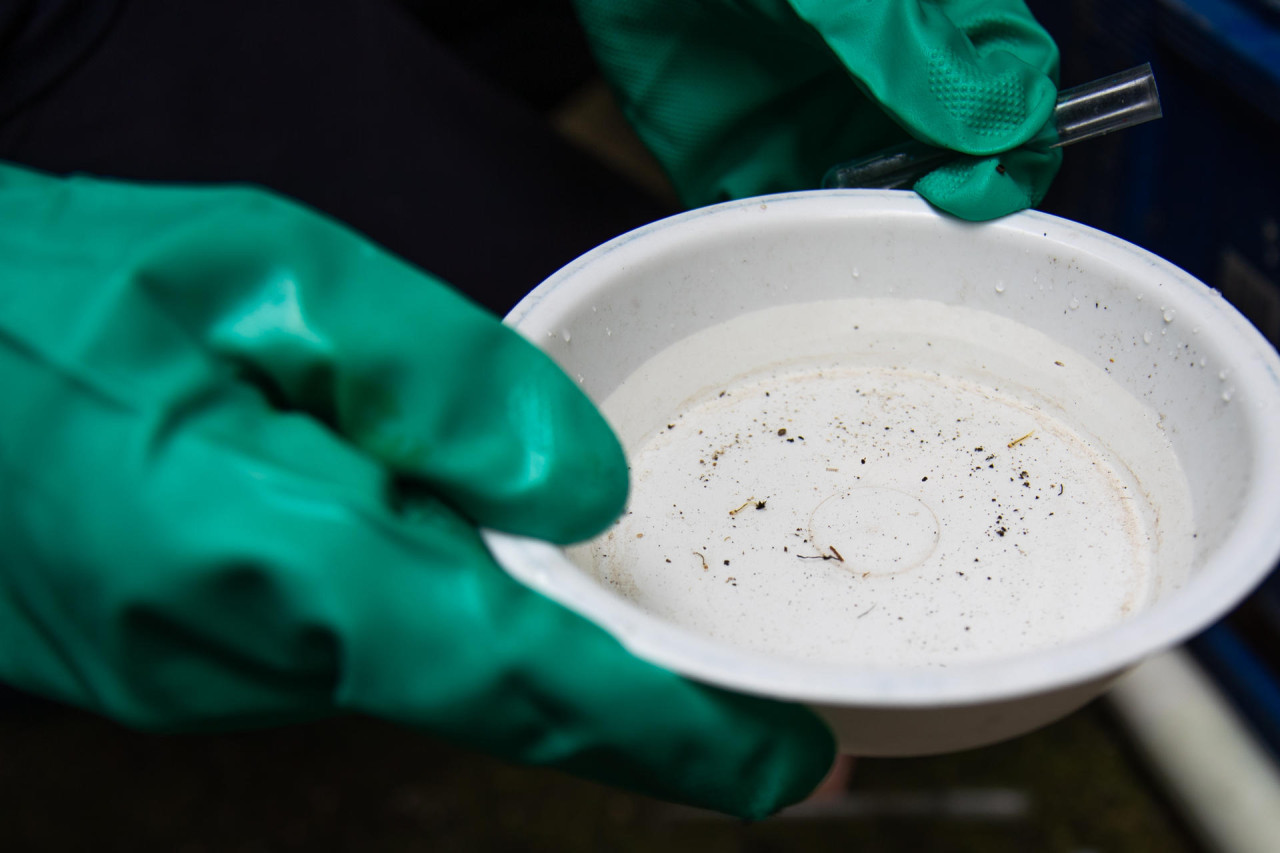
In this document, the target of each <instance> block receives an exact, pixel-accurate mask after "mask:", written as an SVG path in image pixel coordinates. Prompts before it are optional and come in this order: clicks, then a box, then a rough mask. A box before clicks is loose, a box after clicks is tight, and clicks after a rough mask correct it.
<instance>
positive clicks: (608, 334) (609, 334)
mask: <svg viewBox="0 0 1280 853" xmlns="http://www.w3.org/2000/svg"><path fill="white" fill-rule="evenodd" d="M604 336H605V337H606V338H611V337H613V329H610V328H609V327H608V326H605V327H604Z"/></svg>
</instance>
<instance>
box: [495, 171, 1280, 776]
mask: <svg viewBox="0 0 1280 853" xmlns="http://www.w3.org/2000/svg"><path fill="white" fill-rule="evenodd" d="M847 297H868V298H870V297H875V298H889V299H901V300H922V299H923V300H930V301H933V302H939V303H943V304H946V305H957V306H964V307H966V308H970V309H976V310H979V311H983V312H989V313H991V314H996V315H999V316H1000V317H1004V318H1007V319H1008V320H1012V321H1015V322H1016V323H1018V324H1021V325H1022V326H1025V327H1029V328H1030V329H1033V330H1036V331H1038V332H1040V333H1043V334H1044V335H1047V336H1048V338H1050V339H1052V341H1053V342H1054V343H1055V344H1060V345H1061V346H1062V347H1063V351H1064V352H1069V353H1071V354H1072V358H1073V359H1077V360H1080V359H1083V360H1085V361H1087V362H1089V363H1090V364H1092V365H1095V366H1097V367H1101V368H1104V369H1105V370H1106V372H1107V373H1108V374H1109V376H1110V378H1111V379H1112V380H1114V381H1115V382H1117V383H1119V385H1120V386H1121V387H1122V388H1123V389H1125V390H1126V391H1127V392H1128V393H1129V394H1130V395H1131V396H1132V397H1133V398H1135V399H1136V400H1138V401H1140V402H1141V403H1142V404H1143V405H1144V406H1147V407H1149V409H1150V411H1151V412H1152V413H1153V415H1154V416H1156V417H1158V418H1159V420H1160V428H1161V429H1162V431H1163V433H1164V434H1165V435H1166V436H1167V437H1168V439H1169V441H1170V442H1171V444H1172V447H1173V450H1174V452H1175V453H1176V457H1177V460H1178V462H1179V463H1180V465H1181V467H1182V472H1183V473H1184V474H1185V478H1186V484H1187V486H1188V487H1189V493H1190V510H1191V513H1192V515H1193V518H1194V525H1195V529H1196V531H1197V533H1198V535H1197V537H1196V539H1195V540H1194V544H1193V545H1192V548H1193V550H1194V553H1193V554H1192V556H1191V562H1190V575H1189V577H1188V578H1187V579H1186V580H1185V582H1179V583H1178V584H1176V585H1174V586H1176V588H1174V586H1170V588H1169V589H1168V590H1166V591H1165V593H1164V594H1162V595H1159V596H1157V597H1156V599H1155V600H1154V601H1153V602H1152V603H1151V604H1150V605H1149V606H1147V607H1146V608H1145V609H1142V610H1141V611H1139V612H1137V613H1134V614H1133V615H1131V616H1130V617H1128V618H1127V619H1124V620H1122V621H1120V622H1118V623H1117V624H1114V625H1111V626H1110V627H1106V628H1104V629H1102V630H1098V631H1096V632H1093V633H1089V634H1086V635H1084V636H1080V637H1077V638H1075V639H1071V640H1070V641H1068V642H1065V643H1063V644H1059V645H1054V646H1052V647H1048V648H1041V649H1037V650H1033V651H1028V652H1019V653H1015V654H1011V655H1006V656H1000V655H996V656H988V657H986V658H982V659H977V660H973V661H962V662H957V663H950V664H948V665H947V666H945V667H938V666H901V667H885V666H859V665H857V664H856V663H854V664H850V663H849V662H847V661H842V662H838V663H833V662H830V661H826V662H824V661H822V660H799V659H795V658H787V657H779V656H776V655H770V654H763V653H761V652H759V651H755V650H752V649H750V648H745V647H742V646H740V645H735V644H732V643H728V642H724V641H720V640H716V639H712V638H710V637H708V636H705V635H703V634H702V633H700V632H697V631H694V630H690V629H689V628H688V627H682V626H679V625H676V624H672V623H671V622H670V621H667V620H664V619H661V618H658V617H655V616H653V615H651V614H650V613H647V612H645V611H643V610H641V609H640V608H639V607H637V606H636V605H635V604H633V603H632V602H631V601H629V600H627V599H626V598H624V597H622V596H620V595H618V594H617V593H616V592H614V591H612V590H610V589H608V588H606V587H605V586H604V585H602V584H601V583H599V582H598V581H597V580H596V579H595V578H594V577H592V575H591V574H590V572H588V571H584V569H583V568H580V567H579V566H578V565H576V564H575V563H574V562H573V561H571V560H570V559H569V558H568V557H567V556H566V553H565V552H564V551H563V550H561V549H558V548H554V547H551V546H549V545H546V544H545V543H539V542H534V541H529V540H524V539H520V538H516V537H511V536H506V535H501V534H494V533H486V537H487V541H488V542H489V545H490V547H491V549H492V550H493V552H494V554H495V556H496V557H497V558H498V560H499V562H501V563H502V565H503V566H504V567H506V568H507V570H508V571H509V572H511V573H512V574H513V575H514V576H515V577H516V578H518V579H519V580H521V581H522V582H524V583H525V584H527V585H528V586H530V587H532V588H534V589H536V590H539V591H540V592H542V593H543V594H545V595H547V596H549V597H551V598H552V599H554V600H556V601H559V602H561V603H562V604H564V605H565V606H567V607H569V608H571V609H573V610H575V611H577V612H579V613H582V614H583V615H585V616H587V617H588V618H590V619H592V620H593V621H595V622H596V623H597V624H599V625H601V626H602V627H604V628H605V629H606V630H607V631H609V632H610V633H611V634H613V635H614V636H615V637H617V638H618V639H619V640H620V641H621V642H622V643H623V644H624V645H625V646H626V647H627V648H628V649H630V650H631V651H632V652H633V653H635V654H636V655H638V656H640V657H642V658H644V659H647V660H649V661H651V662H653V663H656V664H658V665H660V666H663V667H666V668H668V669H670V670H673V671H675V672H678V673H681V674H683V675H685V676H687V677H689V678H692V679H696V680H700V681H703V682H706V683H709V684H714V685H719V686H721V687H726V688H729V689H733V690H737V691H741V692H744V693H752V694H758V695H762V696H768V697H774V698H778V699H782V700H790V701H797V702H803V703H806V704H808V705H810V706H812V707H814V708H815V709H816V710H817V711H818V712H819V713H820V714H822V715H823V716H824V717H825V718H826V719H827V720H828V722H829V723H830V725H831V726H832V728H833V730H834V731H835V732H836V734H837V737H838V739H839V741H840V744H841V747H842V749H844V750H845V751H846V752H850V753H853V754H859V755H915V754H926V753H933V752H943V751H948V750H954V749H961V748H966V747H970V746H976V745H980V744H984V743H990V742H994V741H997V740H1000V739H1004V738H1008V737H1011V736H1014V735H1017V734H1020V733H1023V732H1026V731H1029V730H1031V729H1033V728H1035V727H1037V726H1040V725H1043V724H1045V723H1047V722H1050V721H1052V720H1054V719H1056V718H1058V717H1061V716H1063V715H1064V714H1066V713H1068V712H1070V711H1071V710H1073V709H1075V708H1077V707H1079V706H1080V705H1082V704H1084V703H1085V702H1087V701H1088V700H1090V699H1092V698H1094V697H1095V696H1097V695H1098V694H1100V693H1101V692H1102V691H1104V690H1105V689H1106V687H1107V686H1108V685H1109V684H1110V683H1111V682H1112V681H1113V680H1114V679H1115V678H1116V677H1117V676H1118V675H1120V674H1121V673H1123V672H1124V671H1125V670H1127V669H1128V668H1130V667H1132V666H1133V665H1135V664H1136V663H1138V662H1139V661H1141V660H1142V659H1143V658H1144V657H1146V656H1148V655H1150V654H1152V653H1154V652H1157V651H1159V650H1162V649H1165V648H1168V647H1171V646H1173V645H1175V644H1177V643H1180V642H1182V641H1183V640H1186V639H1187V638H1189V637H1191V636H1192V635H1194V634H1195V633H1197V632H1198V631H1200V630H1201V629H1203V628H1205V627H1207V626H1208V625H1209V624H1211V623H1212V622H1213V621H1215V620H1216V619H1218V618H1220V617H1222V616H1223V615H1225V614H1226V613H1227V612H1228V611H1229V610H1230V609H1231V608H1232V607H1233V606H1235V605H1236V604H1237V603H1238V602H1240V601H1241V599H1243V598H1244V597H1245V596H1246V595H1247V594H1248V593H1249V591H1250V590H1251V589H1252V588H1253V587H1254V586H1255V585H1256V584H1257V583H1258V582H1260V581H1261V579H1262V578H1263V577H1264V576H1265V575H1266V573H1267V572H1268V570H1269V569H1270V568H1271V567H1272V566H1273V565H1274V564H1275V562H1276V559H1277V555H1280V486H1278V485H1277V484H1278V483H1280V442H1277V441H1276V440H1275V439H1274V437H1273V430H1274V428H1275V426H1276V425H1277V424H1280V418H1278V417H1277V416H1278V415H1280V359H1278V358H1277V355H1276V353H1275V351H1274V350H1273V349H1272V348H1271V347H1270V345H1269V344H1268V343H1267V342H1266V341H1265V339H1264V338H1263V337H1262V336H1261V335H1259V334H1258V333H1257V331H1256V330H1255V329H1254V328H1253V327H1252V326H1251V325H1250V324H1249V323H1248V321H1246V320H1245V319H1244V318H1243V317H1242V316H1241V315H1240V314H1238V313H1237V312H1236V311H1235V310H1234V309H1233V308H1232V307H1231V306H1230V305H1228V304H1227V303H1226V302H1225V301H1224V300H1223V299H1222V298H1221V296H1220V295H1219V294H1218V293H1217V292H1216V291H1213V290H1211V289H1209V288H1208V287H1206V286H1205V285H1203V284H1202V283H1200V282H1199V281H1197V280H1196V279H1194V278H1192V277H1191V276H1189V275H1188V274H1187V273H1185V272H1183V271H1181V270H1179V269H1177V268H1176V267H1174V266H1172V265H1170V264H1168V263H1167V262H1165V261H1163V260H1161V259H1159V258H1157V257H1155V256H1153V255H1151V254H1149V253H1147V252H1146V251H1144V250H1142V249H1139V248H1137V247H1135V246H1133V245H1131V244H1128V243H1126V242H1124V241H1122V240H1119V239H1117V238H1115V237H1112V236H1110V235H1108V234H1105V233H1101V232H1098V231H1095V230H1093V229H1090V228H1086V227H1084V226H1081V225H1078V224H1075V223H1072V222H1069V221H1065V220H1062V219H1058V218H1055V217H1052V216H1048V215H1045V214H1041V213H1036V212H1026V213H1021V214H1017V215H1014V216H1010V217H1007V218H1005V219H1002V220H999V221H996V222H992V223H985V224H977V225H975V224H970V223H965V222H960V221H957V220H955V219H952V218H949V217H946V216H943V215H941V214H939V213H938V212H936V211H935V210H934V209H932V208H930V207H929V206H928V205H927V204H925V203H924V202H923V201H921V200H920V199H919V198H918V197H917V196H915V195H914V194H913V193H907V192H896V191H860V190H848V191H815V192H804V193H796V194H788V195H778V196H768V197H763V198H755V199H747V200H743V201H738V202H731V203H727V204H722V205H717V206H713V207H708V208H703V209H700V210H695V211H691V212H689V213H685V214H682V215H679V216H675V217H672V218H670V219H666V220H663V221H661V222H657V223H654V224H652V225H649V226H646V227H644V228H641V229H638V230H636V231H634V232H631V233H629V234H626V235H623V236H621V237H619V238H617V239H615V240H613V241H611V242H610V243H607V244H605V245H603V246H601V247H599V248H597V249H595V250H593V251H592V252H589V253H588V254H586V255H584V256H583V257H582V258H580V259H578V260H576V261H574V262H573V263H571V264H569V265H568V266H567V267H565V268H564V269H563V270H561V271H560V272H558V273H556V274H555V275H553V276H552V277H551V278H549V279H548V280H547V281H546V282H544V283H543V284H542V285H540V286H539V287H538V288H537V289H535V290H534V291H533V292H532V293H530V294H529V296H528V297H526V298H525V299H524V300H523V301H522V302H521V303H520V304H519V305H518V306H517V307H516V308H515V309H514V310H513V311H512V312H511V314H510V315H509V316H508V317H507V322H508V323H509V324H510V325H512V326H513V327H515V328H516V329H517V330H519V331H520V332H521V333H523V334H524V335H525V336H526V337H528V338H529V339H530V340H532V341H533V342H535V343H536V344H537V345H538V346H539V347H541V348H542V349H544V350H545V351H546V352H547V353H548V354H550V355H551V356H552V357H553V358H554V359H555V360H556V361H557V362H558V363H559V364H560V365H561V366H562V367H563V368H564V370H565V371H566V372H567V373H568V374H569V375H570V376H573V377H576V378H578V380H579V381H580V382H581V385H582V387H583V388H584V389H585V391H586V392H587V393H588V395H590V396H591V397H592V398H593V399H594V400H596V401H598V402H599V401H603V400H604V399H605V398H606V397H607V396H608V395H609V394H610V393H611V392H612V391H613V390H614V389H615V388H617V386H618V385H619V384H620V383H622V382H623V380H625V379H626V378H627V377H628V376H629V375H630V374H632V372H633V371H635V370H636V369H637V368H638V367H639V366H640V365H642V364H643V363H645V362H646V361H648V360H649V359H650V358H651V357H653V356H654V355H656V354H658V353H659V352H661V351H663V350H665V349H667V348H668V347H671V346H672V345H674V344H676V343H677V342H679V341H681V340H683V339H687V338H688V337H689V336H691V335H695V334H697V333H699V331H700V330H703V329H705V328H707V327H708V326H711V325H714V324H717V323H722V322H724V321H726V320H730V319H732V318H734V317H737V316H741V315H744V314H746V313H748V312H753V311H759V310H761V309H766V308H769V307H771V306H777V305H793V304H801V303H807V302H813V301H817V300H828V299H834V298H847ZM1082 301H1084V302H1087V308H1086V309H1081V310H1075V309H1077V308H1079V306H1080V303H1081V302H1082ZM1095 303H1097V305H1098V307H1097V308H1096V309H1095V307H1094V305H1095ZM905 304H906V303H905V302H904V305H905ZM1103 309H1105V310H1103ZM1153 337H1154V338H1155V340H1154V341H1153V340H1152V338H1153ZM750 351H751V350H750V349H749V348H748V349H745V350H744V352H748V353H749V352H750ZM1116 353H1121V354H1123V357H1115V355H1114V354H1116ZM1148 356H1150V357H1148ZM1109 359H1114V360H1110V361H1109ZM741 367H742V365H741V364H739V365H738V367H737V368H735V369H739V368H741ZM724 378H725V380H726V381H727V380H729V379H730V378H731V377H728V376H726V377H724ZM1077 391H1078V393H1080V394H1082V395H1085V396H1087V395H1088V394H1089V390H1088V389H1087V388H1086V389H1077ZM1064 404H1065V405H1068V406H1069V405H1070V404H1071V401H1064ZM667 416H668V414H666V413H661V412H659V413H657V414H656V415H655V417H658V418H663V417H667ZM615 426H616V427H617V428H618V429H619V432H620V433H624V434H625V433H627V432H628V429H629V427H628V425H626V424H615ZM631 431H632V432H634V431H635V430H631ZM624 438H625V436H624ZM1116 438H1117V441H1119V440H1120V439H1121V438H1122V437H1120V436H1117V437H1116ZM1101 439H1102V440H1103V441H1104V442H1105V441H1108V439H1109V437H1108V436H1101ZM1120 443H1123V442H1122V441H1120ZM1147 497H1148V498H1149V499H1150V500H1151V501H1152V504H1153V506H1154V507H1155V512H1156V513H1157V514H1158V513H1159V505H1160V496H1159V495H1147ZM1100 523H1106V521H1105V519H1104V520H1101V521H1100Z"/></svg>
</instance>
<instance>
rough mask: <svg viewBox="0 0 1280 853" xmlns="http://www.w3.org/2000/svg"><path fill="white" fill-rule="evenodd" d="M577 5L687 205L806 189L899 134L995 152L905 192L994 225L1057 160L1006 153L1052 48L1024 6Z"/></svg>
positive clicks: (1035, 192) (982, 2)
mask: <svg viewBox="0 0 1280 853" xmlns="http://www.w3.org/2000/svg"><path fill="white" fill-rule="evenodd" d="M575 2H576V4H577V7H578V11H579V15H580V17H581V19H582V22H583V25H584V26H585V27H586V30H587V33H588V35H589V37H590V40H591V42H592V45H593V48H594V50H595V53H596V56H597V58H598V59H599V61H600V64H601V66H602V67H603V68H604V70H605V73H606V74H607V75H608V76H609V77H610V79H611V80H612V82H613V83H614V86H615V88H616V90H617V91H618V94H619V97H620V99H621V101H622V106H623V110H624V112H625V113H626V115H627V117H628V118H629V119H630V121H631V123H632V124H633V125H634V126H635V128H636V130H637V131H638V132H639V134H640V136H641V138H642V139H643V140H644V142H645V143H646V145H647V146H648V147H649V148H650V150H651V151H652V152H653V153H654V154H655V155H656V156H657V158H658V159H659V160H660V161H661V162H662V164H663V165H664V167H665V168H666V170H667V173H668V174H669V175H670V177H671V179H672V181H673V183H674V184H675V185H676V188H677V189H678V190H679V192H680V193H681V196H682V198H683V199H684V200H685V202H686V203H688V204H690V205H703V204H709V203H712V202H716V201H723V200H726V199H729V198H740V197H743V196H749V195H758V194H762V193H769V192H781V191H786V190H796V189H805V188H815V187H817V186H819V185H820V183H821V180H822V176H823V174H824V173H825V172H826V170H827V169H828V168H830V167H831V166H834V165H836V164H838V163H843V162H845V161H848V160H852V159H855V158H857V157H861V156H865V155H868V154H872V153H874V152H876V151H878V150H879V149H881V148H884V147H887V146H889V145H894V144H897V143H899V142H901V141H903V140H904V139H906V138H908V134H910V136H913V137H915V138H917V139H921V140H923V141H925V142H927V143H930V144H932V145H936V146H940V147H943V148H951V149H955V150H957V151H962V152H965V153H968V154H977V155H995V154H1000V155H1001V156H999V157H995V156H984V157H982V158H981V159H978V160H968V161H967V162H963V163H960V164H956V165H951V166H946V167H944V168H942V169H939V170H936V171H935V172H933V173H931V174H929V175H927V176H925V177H924V178H923V179H921V180H920V181H919V182H918V183H917V184H916V187H915V189H916V190H917V191H918V192H920V194H921V195H923V196H925V197H926V198H927V199H929V201H931V202H932V203H933V204H935V205H937V206H938V207H940V208H942V209H944V210H947V211H949V212H951V213H953V214H955V215H957V216H960V217H963V218H965V219H971V220H981V219H992V218H995V217H997V216H1002V215H1004V214H1006V213H1012V212H1013V211H1016V210H1021V209H1023V208H1026V207H1030V206H1034V205H1035V204H1037V203H1039V201H1040V199H1041V198H1042V197H1043V196H1044V193H1045V192H1046V191H1047V189H1048V187H1049V184H1050V182H1051V181H1052V180H1053V177H1054V175H1055V174H1056V173H1057V170H1058V166H1059V165H1060V164H1061V153H1060V151H1058V150H1056V149H1055V150H1054V151H1053V152H1051V153H1034V152H1030V151H1025V150H1019V151H1010V149H1014V148H1016V147H1017V146H1019V145H1021V144H1022V143H1023V142H1025V141H1026V140H1027V139H1029V138H1030V137H1031V136H1033V135H1034V134H1035V133H1036V132H1037V131H1038V130H1039V129H1040V128H1041V127H1043V126H1044V125H1045V123H1046V122H1047V121H1048V120H1049V116H1050V113H1051V112H1052V110H1053V106H1054V100H1055V98H1056V94H1057V92H1056V87H1055V82H1056V79H1057V73H1058V51H1057V47H1056V46H1055V45H1054V43H1053V40H1052V39H1051V38H1050V37H1049V35H1048V34H1047V33H1046V32H1045V31H1044V30H1043V29H1041V27H1040V26H1039V24H1037V23H1036V21H1035V19H1034V18H1033V17H1032V16H1031V13H1030V12H1029V11H1028V10H1027V8H1026V6H1024V5H1023V3H1022V0H937V2H924V0H893V2H889V0H886V2H855V0H747V2H735V0H702V2H692V3H690V2H686V3H679V2H674V3H673V2H670V0H575ZM1003 152H1008V153H1003ZM997 165H998V166H1000V168H999V169H997Z"/></svg>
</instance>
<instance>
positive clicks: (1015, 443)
mask: <svg viewBox="0 0 1280 853" xmlns="http://www.w3.org/2000/svg"><path fill="white" fill-rule="evenodd" d="M1035 434H1036V431H1035V430H1032V431H1031V432H1029V433H1027V434H1026V435H1020V436H1018V437H1017V438H1015V439H1014V440H1013V441H1011V442H1009V446H1010V447H1017V446H1018V445H1019V444H1022V442H1024V441H1026V440H1027V439H1028V438H1031V436H1033V435H1035Z"/></svg>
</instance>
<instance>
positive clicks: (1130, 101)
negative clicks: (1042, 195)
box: [822, 63, 1162, 189]
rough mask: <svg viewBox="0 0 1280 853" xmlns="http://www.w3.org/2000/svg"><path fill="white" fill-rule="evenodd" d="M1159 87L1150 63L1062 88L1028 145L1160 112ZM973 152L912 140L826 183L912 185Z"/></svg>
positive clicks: (1054, 142)
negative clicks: (1050, 114)
mask: <svg viewBox="0 0 1280 853" xmlns="http://www.w3.org/2000/svg"><path fill="white" fill-rule="evenodd" d="M1161 115H1162V112H1161V109H1160V93H1159V91H1158V90H1157V89H1156V78H1155V75H1154V74H1153V73H1152V71H1151V65H1150V64H1149V63H1147V64H1143V65H1139V66H1138V67H1136V68H1130V69H1129V70H1128V71H1122V72H1120V73H1119V74H1112V75H1111V76H1109V77H1103V78H1101V79H1099V80H1094V81H1093V82H1091V83H1084V84H1082V85H1080V86H1074V87H1072V88H1070V89H1064V90H1062V91H1061V92H1059V93H1058V101H1057V105H1056V106H1055V107H1054V109H1053V116H1052V119H1051V120H1050V121H1049V123H1048V124H1046V125H1045V126H1044V128H1043V129H1041V130H1040V132H1039V133H1037V134H1036V135H1035V136H1033V137H1032V138H1031V139H1030V140H1029V141H1027V142H1026V143H1025V144H1024V146H1023V147H1025V148H1031V149H1036V150H1042V151H1043V150H1048V149H1051V148H1058V147H1061V146H1063V145H1071V144H1072V143H1075V142H1080V141H1081V140H1084V139H1092V138H1093V137H1095V136H1102V135H1103V134H1105V133H1111V132H1112V131H1116V130H1123V129H1124V128H1126V127H1133V126H1135V125H1139V124H1143V123H1144V122H1148V121H1151V120H1152V119H1157V118H1160V116H1161ZM966 156H969V155H966V154H961V153H960V152H957V151H951V150H948V149H946V148H935V147H934V146H932V145H926V144H925V143H923V142H919V141H911V142H907V143H904V144H902V145H899V146H895V147H893V148H886V149H884V150H882V151H877V152H876V153H875V154H872V155H870V156H868V157H862V158H860V159H858V160H851V161H849V162H847V163H841V164H840V165H838V166H833V167H832V168H831V169H830V170H828V172H827V174H826V176H825V177H824V178H823V180H822V186H823V187H825V188H827V189H835V188H840V187H869V188H879V189H896V188H900V187H909V186H911V185H912V184H914V183H915V182H916V181H918V180H919V179H920V178H922V177H924V175H926V174H927V173H929V172H931V171H933V170H934V169H936V168H938V167H939V166H943V165H945V164H947V163H950V162H952V161H953V160H957V159H959V158H961V157H966Z"/></svg>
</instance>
